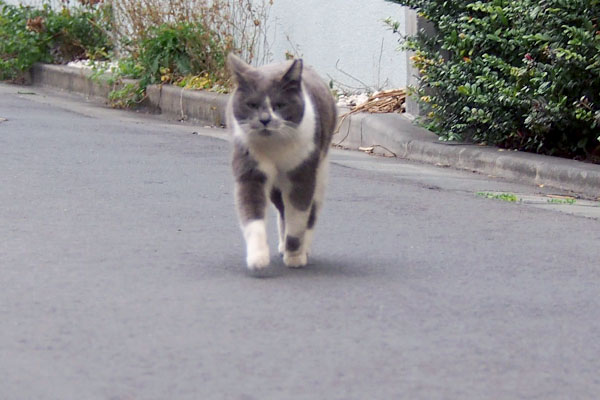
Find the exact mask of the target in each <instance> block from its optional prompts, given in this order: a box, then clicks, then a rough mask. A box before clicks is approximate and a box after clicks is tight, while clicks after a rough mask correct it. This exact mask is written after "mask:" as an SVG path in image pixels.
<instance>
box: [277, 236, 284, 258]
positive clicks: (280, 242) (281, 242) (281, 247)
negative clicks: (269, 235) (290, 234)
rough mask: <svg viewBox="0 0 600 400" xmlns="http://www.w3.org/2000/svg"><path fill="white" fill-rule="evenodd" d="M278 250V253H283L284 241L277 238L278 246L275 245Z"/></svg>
mask: <svg viewBox="0 0 600 400" xmlns="http://www.w3.org/2000/svg"><path fill="white" fill-rule="evenodd" d="M277 250H279V254H281V255H283V254H284V253H285V242H284V241H283V240H279V246H278V247H277Z"/></svg>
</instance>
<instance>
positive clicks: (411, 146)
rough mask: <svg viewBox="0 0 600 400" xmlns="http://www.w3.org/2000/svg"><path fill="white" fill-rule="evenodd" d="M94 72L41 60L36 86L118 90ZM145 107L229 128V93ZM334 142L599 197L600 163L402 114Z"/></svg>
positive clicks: (159, 95)
mask: <svg viewBox="0 0 600 400" xmlns="http://www.w3.org/2000/svg"><path fill="white" fill-rule="evenodd" d="M91 74H92V73H91V72H90V71H86V70H82V69H79V68H73V67H65V66H55V65H45V64H36V65H35V66H34V68H33V70H32V82H33V84H34V85H41V86H49V87H54V88H58V89H63V90H68V91H71V92H76V93H80V94H83V95H85V96H86V97H91V98H99V99H103V100H106V99H107V98H108V93H109V92H110V91H111V90H112V89H113V87H112V86H110V85H109V84H108V78H109V77H108V76H107V77H105V78H101V79H96V80H92V79H91V78H90V75H91ZM147 94H148V98H147V101H146V104H145V105H146V106H147V107H148V108H150V109H151V110H154V111H156V112H159V113H162V114H165V115H167V116H169V117H171V118H175V119H179V120H195V121H198V122H200V123H204V124H207V125H214V126H224V124H225V106H226V104H227V99H228V96H227V95H223V94H218V93H211V92H202V91H192V90H185V89H182V88H179V87H175V86H170V85H152V86H150V87H148V89H147ZM333 142H334V143H335V144H337V145H340V146H343V147H346V148H349V149H353V150H355V149H358V148H359V147H363V148H364V147H369V148H371V147H372V148H373V152H375V153H380V154H387V155H390V154H393V155H395V156H397V157H400V158H405V159H409V160H414V161H420V162H426V163H430V164H436V165H442V166H450V167H454V168H459V169H464V170H471V171H476V172H479V173H483V174H486V175H492V176H497V177H502V178H507V179H511V180H518V181H521V182H524V183H529V184H535V185H545V186H551V187H555V188H557V189H561V190H568V191H572V192H574V193H577V194H580V195H583V196H586V197H591V198H594V199H597V198H600V165H594V164H585V163H581V162H578V161H573V160H566V159H561V158H556V157H549V156H542V155H537V154H530V153H523V152H517V151H502V150H500V149H498V148H496V147H490V146H476V145H469V144H461V143H447V142H440V141H439V140H438V138H437V136H436V135H435V134H433V133H431V132H429V131H427V130H426V129H423V128H420V127H417V126H415V125H414V124H413V123H412V122H411V121H410V120H409V119H408V118H406V117H405V116H403V115H401V114H352V115H350V116H348V117H346V118H344V119H343V120H342V123H341V126H340V129H339V132H338V133H337V134H336V135H335V136H334V139H333Z"/></svg>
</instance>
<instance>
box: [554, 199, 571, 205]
mask: <svg viewBox="0 0 600 400" xmlns="http://www.w3.org/2000/svg"><path fill="white" fill-rule="evenodd" d="M575 202H577V200H576V199H573V198H565V199H548V203H550V204H569V205H572V204H575Z"/></svg>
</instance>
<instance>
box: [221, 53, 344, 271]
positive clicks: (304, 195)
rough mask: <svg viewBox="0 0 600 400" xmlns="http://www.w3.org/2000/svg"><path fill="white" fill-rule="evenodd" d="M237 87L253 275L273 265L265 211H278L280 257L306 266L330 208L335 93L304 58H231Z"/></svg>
mask: <svg viewBox="0 0 600 400" xmlns="http://www.w3.org/2000/svg"><path fill="white" fill-rule="evenodd" d="M227 65H228V68H229V70H230V71H231V73H232V76H233V78H234V80H235V82H236V89H235V90H234V92H233V93H232V95H231V96H230V100H229V102H228V105H227V121H228V122H227V123H228V126H229V127H230V128H231V129H232V130H233V156H232V169H233V176H234V179H235V202H236V207H237V212H238V217H239V222H240V225H241V228H242V233H243V236H244V239H245V241H246V264H247V267H248V268H249V269H250V270H258V269H262V268H265V267H267V266H268V265H269V263H270V253H269V247H268V244H267V232H266V211H267V205H268V204H267V203H268V201H269V200H270V201H271V203H273V205H274V206H275V208H276V209H277V211H278V223H277V226H278V232H279V253H280V254H282V255H283V262H284V264H285V265H287V266H288V267H303V266H305V265H306V264H307V262H308V254H309V252H310V247H311V244H312V239H313V232H314V226H315V222H316V219H317V215H318V213H319V211H320V210H321V208H322V206H323V195H324V190H325V184H326V180H327V170H328V160H327V156H328V150H329V147H330V144H331V139H332V135H333V132H334V129H335V125H336V121H337V108H336V104H335V101H334V99H333V96H332V94H331V92H330V90H329V87H328V86H327V85H326V84H325V82H324V81H323V80H322V79H321V78H320V77H319V76H318V75H317V73H316V72H315V71H314V70H313V69H312V68H310V67H308V66H304V65H303V62H302V60H300V59H296V60H292V61H287V62H283V63H278V64H270V65H265V66H262V67H252V66H250V65H248V64H247V63H246V62H244V61H243V60H242V59H240V58H239V57H237V56H235V55H233V54H230V55H229V56H228V58H227Z"/></svg>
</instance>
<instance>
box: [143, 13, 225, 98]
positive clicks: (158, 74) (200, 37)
mask: <svg viewBox="0 0 600 400" xmlns="http://www.w3.org/2000/svg"><path fill="white" fill-rule="evenodd" d="M225 55H226V46H225V45H224V44H223V43H221V42H219V41H218V38H217V37H216V35H215V34H214V33H213V32H211V31H210V30H207V29H205V28H204V26H202V25H201V24H199V23H188V22H182V23H176V24H163V25H160V26H158V27H156V28H153V29H151V30H150V32H148V34H147V36H146V37H145V38H144V39H142V40H141V43H140V45H139V56H138V58H137V61H138V62H139V64H140V65H141V66H142V68H143V73H142V76H141V80H142V86H144V87H145V86H146V85H149V84H153V83H162V82H173V81H177V80H179V79H181V78H183V77H185V76H190V75H200V74H204V73H208V74H210V75H211V76H212V77H213V80H214V81H219V80H222V79H224V75H223V74H224V66H225Z"/></svg>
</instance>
